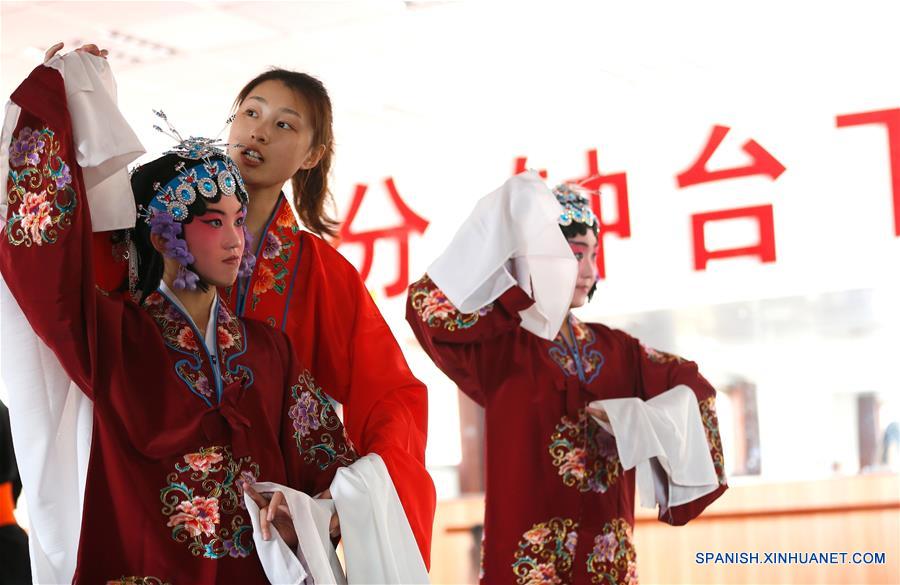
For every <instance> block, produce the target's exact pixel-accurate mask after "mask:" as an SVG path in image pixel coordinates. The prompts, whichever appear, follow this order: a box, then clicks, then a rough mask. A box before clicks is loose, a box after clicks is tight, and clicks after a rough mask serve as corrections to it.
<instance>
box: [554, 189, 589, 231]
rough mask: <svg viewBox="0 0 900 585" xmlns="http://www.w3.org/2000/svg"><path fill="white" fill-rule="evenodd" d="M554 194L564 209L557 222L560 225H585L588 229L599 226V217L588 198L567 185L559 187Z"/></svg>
mask: <svg viewBox="0 0 900 585" xmlns="http://www.w3.org/2000/svg"><path fill="white" fill-rule="evenodd" d="M553 194H554V195H556V200H557V201H559V204H560V205H561V206H562V208H563V211H562V213H561V214H560V215H559V219H558V220H557V221H558V222H559V225H563V226H565V225H572V223H573V222H577V223H583V224H585V225H586V226H588V227H594V226H595V225H597V216H596V215H595V214H594V210H593V209H591V202H590V200H588V198H587V197H585V196H584V195H582V194H581V193H579V192H577V191H576V190H575V189H573V188H572V187H570V186H569V185H566V184H562V185H557V186H556V187H555V188H554V189H553Z"/></svg>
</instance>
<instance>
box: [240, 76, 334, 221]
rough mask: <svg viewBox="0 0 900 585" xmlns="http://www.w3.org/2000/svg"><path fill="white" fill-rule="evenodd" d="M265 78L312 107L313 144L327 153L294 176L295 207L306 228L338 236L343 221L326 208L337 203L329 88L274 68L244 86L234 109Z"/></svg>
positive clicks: (309, 79) (307, 78)
mask: <svg viewBox="0 0 900 585" xmlns="http://www.w3.org/2000/svg"><path fill="white" fill-rule="evenodd" d="M266 81H280V82H281V83H283V84H284V85H285V86H287V87H288V88H290V89H292V90H294V91H295V92H296V93H298V94H300V95H301V96H302V97H303V98H304V99H305V100H306V103H307V105H308V106H309V109H310V115H311V116H312V125H313V139H312V146H313V147H319V146H324V147H325V153H324V154H323V155H322V159H321V160H320V161H319V164H317V165H316V166H314V167H313V168H311V169H299V170H297V172H296V173H294V176H293V177H291V187H292V189H293V191H294V206H295V207H296V208H297V213H299V214H300V220H301V221H302V222H303V224H304V225H305V226H306V227H307V228H309V229H310V230H312V231H314V232H316V233H317V234H319V235H327V236H331V237H335V236H337V233H338V227H339V226H340V222H339V221H337V220H336V219H334V218H332V217H329V215H328V213H327V212H326V210H325V207H326V205H332V206H333V205H334V199H333V197H332V196H331V191H329V190H328V173H329V172H330V171H331V159H332V158H333V157H334V131H333V129H332V120H333V115H332V112H331V98H329V97H328V91H327V90H326V89H325V86H324V85H323V84H322V82H321V81H319V80H318V79H316V78H315V77H313V76H312V75H307V74H306V73H300V72H298V71H288V70H287V69H278V68H273V69H271V70H270V71H266V72H264V73H261V74H259V75H257V76H256V77H254V78H253V79H252V80H250V82H249V83H248V84H247V85H245V86H244V88H243V89H241V91H240V92H239V93H238V96H237V98H236V99H235V100H234V109H235V110H237V108H238V107H240V105H241V103H243V101H244V100H245V99H247V96H249V95H250V92H251V91H253V89H254V88H255V87H256V86H258V85H259V84H261V83H264V82H266Z"/></svg>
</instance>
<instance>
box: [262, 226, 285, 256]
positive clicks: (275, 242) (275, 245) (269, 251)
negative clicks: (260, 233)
mask: <svg viewBox="0 0 900 585" xmlns="http://www.w3.org/2000/svg"><path fill="white" fill-rule="evenodd" d="M281 248H282V246H281V240H279V239H278V236H276V235H275V234H273V233H271V232H269V233H268V234H266V243H265V245H264V246H263V253H262V255H263V258H265V259H266V260H271V259H272V258H274V257H276V256H278V255H279V254H280V253H281Z"/></svg>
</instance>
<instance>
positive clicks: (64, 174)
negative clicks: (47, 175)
mask: <svg viewBox="0 0 900 585" xmlns="http://www.w3.org/2000/svg"><path fill="white" fill-rule="evenodd" d="M54 179H55V180H56V189H57V190H60V189H64V188H65V187H66V185H68V184H69V183H71V182H72V173H71V172H69V165H67V164H66V163H62V167H60V169H59V171H57V172H56V173H54Z"/></svg>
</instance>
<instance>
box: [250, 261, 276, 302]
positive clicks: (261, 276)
mask: <svg viewBox="0 0 900 585" xmlns="http://www.w3.org/2000/svg"><path fill="white" fill-rule="evenodd" d="M274 286H275V273H274V272H272V268H271V267H270V266H269V265H268V264H259V268H257V270H256V279H255V280H254V282H253V294H255V295H261V294H265V293H266V292H268V291H270V290H271V289H272V287H274Z"/></svg>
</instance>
